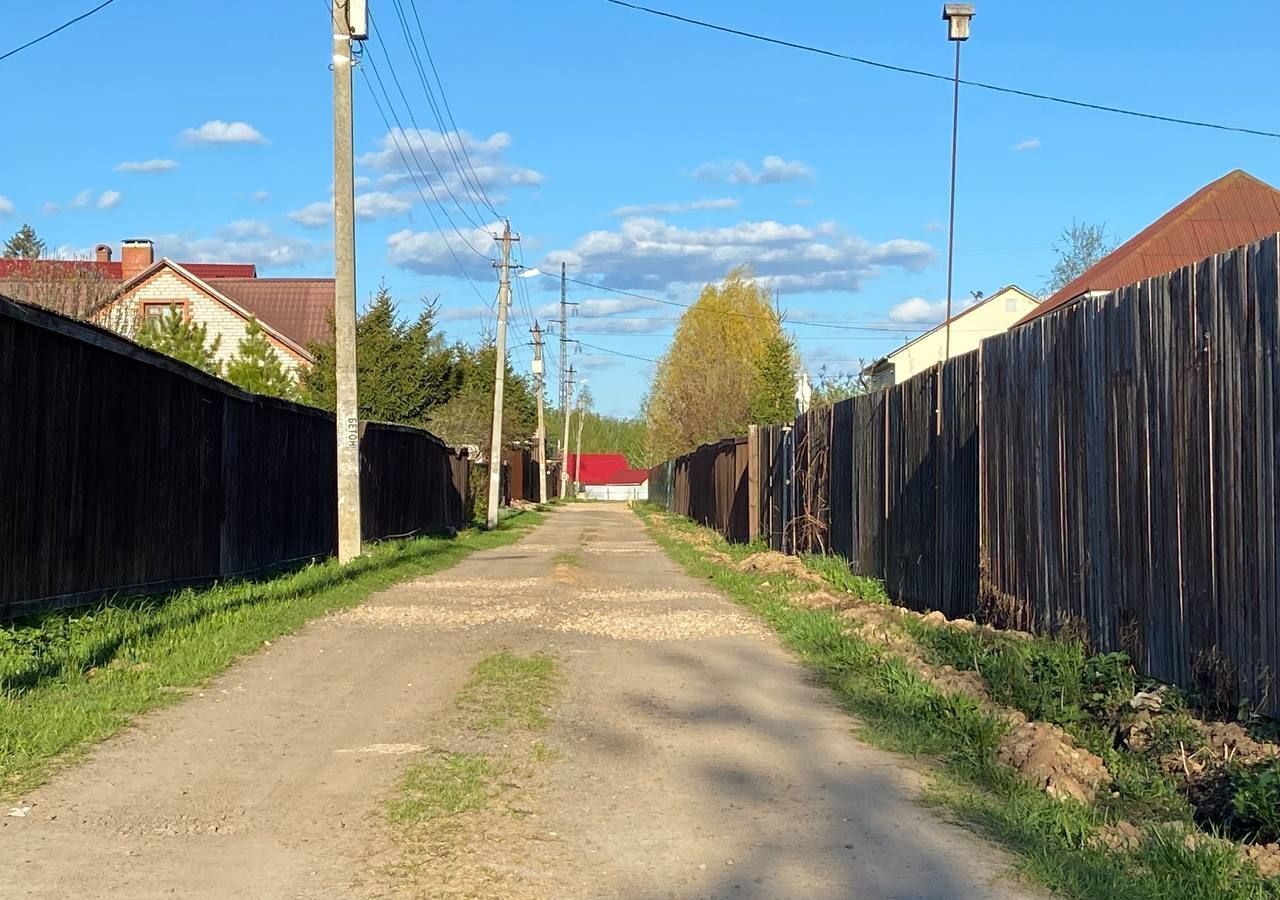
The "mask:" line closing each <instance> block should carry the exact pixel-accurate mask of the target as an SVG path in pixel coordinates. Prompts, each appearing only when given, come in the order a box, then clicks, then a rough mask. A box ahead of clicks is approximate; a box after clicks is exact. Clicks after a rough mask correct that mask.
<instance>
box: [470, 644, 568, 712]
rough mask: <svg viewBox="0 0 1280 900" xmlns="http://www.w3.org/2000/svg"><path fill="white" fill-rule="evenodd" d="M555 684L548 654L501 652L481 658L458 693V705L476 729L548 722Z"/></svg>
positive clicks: (555, 675) (554, 664)
mask: <svg viewBox="0 0 1280 900" xmlns="http://www.w3.org/2000/svg"><path fill="white" fill-rule="evenodd" d="M557 686H558V677H557V672H556V662H555V660H553V659H552V658H551V657H549V656H543V655H542V654H535V655H533V656H517V655H515V654H514V653H509V652H507V651H505V650H504V651H503V652H501V653H495V654H494V655H493V656H490V657H487V658H485V659H483V660H481V661H480V662H479V663H478V664H477V665H476V667H475V668H474V669H473V670H472V672H471V678H470V679H469V680H468V681H467V683H466V684H465V685H463V688H462V691H461V692H460V693H459V694H458V707H459V708H460V709H461V710H462V711H463V712H464V713H465V714H466V716H467V721H468V724H469V725H470V726H471V727H472V728H474V729H476V730H479V731H504V730H508V729H511V728H527V729H529V730H532V731H537V730H540V729H543V728H546V727H547V725H549V724H550V721H551V720H550V719H549V718H548V715H547V710H548V708H549V707H550V705H551V703H552V701H553V699H554V698H555V694H556V689H557Z"/></svg>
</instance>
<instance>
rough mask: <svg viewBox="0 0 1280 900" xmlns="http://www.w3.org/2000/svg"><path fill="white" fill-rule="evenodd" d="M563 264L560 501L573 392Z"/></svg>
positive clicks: (565, 486)
mask: <svg viewBox="0 0 1280 900" xmlns="http://www.w3.org/2000/svg"><path fill="white" fill-rule="evenodd" d="M565 286H566V280H565V272H564V263H560V418H562V419H564V443H562V444H561V445H560V499H562V500H563V499H564V496H565V493H566V492H567V490H568V483H569V415H570V413H569V400H570V399H571V398H572V396H573V395H572V393H571V392H572V391H573V367H572V366H570V365H569V304H568V302H567V301H566V299H565V294H566V291H565Z"/></svg>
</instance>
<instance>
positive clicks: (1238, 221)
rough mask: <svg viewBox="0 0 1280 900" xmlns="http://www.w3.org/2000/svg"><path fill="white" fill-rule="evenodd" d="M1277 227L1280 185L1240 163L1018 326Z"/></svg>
mask: <svg viewBox="0 0 1280 900" xmlns="http://www.w3.org/2000/svg"><path fill="white" fill-rule="evenodd" d="M1276 232H1280V191H1278V190H1276V189H1275V188H1273V187H1272V186H1271V185H1269V184H1267V183H1266V182H1265V181H1261V180H1259V179H1257V178H1254V177H1253V176H1252V175H1250V174H1249V173H1248V172H1244V171H1242V170H1240V169H1236V170H1235V171H1232V172H1228V173H1227V174H1226V175H1224V176H1222V177H1221V178H1219V179H1218V180H1217V181H1213V182H1210V183H1209V184H1207V185H1205V186H1204V187H1202V188H1201V189H1200V190H1198V191H1196V192H1195V193H1194V194H1192V195H1191V196H1190V197H1188V198H1187V199H1186V200H1183V201H1182V202H1181V203H1179V204H1178V205H1177V206H1175V207H1174V208H1173V209H1171V210H1169V211H1168V212H1167V213H1165V214H1164V215H1163V216H1161V217H1160V218H1158V219H1156V220H1155V221H1154V222H1152V223H1151V224H1150V225H1148V226H1147V227H1146V228H1144V229H1142V231H1139V232H1138V233H1137V234H1135V235H1134V236H1133V237H1131V238H1129V240H1127V241H1125V242H1124V243H1123V244H1121V245H1120V246H1119V247H1117V248H1116V249H1115V250H1113V251H1111V252H1110V253H1108V254H1107V255H1106V256H1104V257H1103V258H1102V259H1101V260H1099V261H1098V262H1097V263H1096V264H1095V265H1094V266H1092V267H1091V268H1089V269H1088V270H1086V271H1085V272H1084V273H1083V274H1082V275H1081V276H1080V277H1079V278H1077V279H1076V280H1075V281H1072V282H1071V283H1070V284H1068V285H1067V286H1066V287H1064V288H1062V289H1061V290H1059V291H1058V292H1057V293H1055V294H1054V295H1053V296H1052V297H1050V298H1049V299H1048V300H1045V301H1044V302H1043V303H1041V304H1040V305H1039V306H1037V307H1036V308H1035V309H1033V310H1031V311H1030V312H1029V313H1027V314H1026V315H1025V316H1023V317H1022V318H1021V319H1020V320H1018V322H1017V324H1016V325H1015V326H1014V327H1017V325H1022V324H1025V323H1027V322H1030V321H1031V320H1032V319H1035V318H1038V317H1040V316H1043V315H1044V314H1045V313H1048V312H1052V311H1053V310H1055V309H1058V308H1060V307H1063V306H1065V305H1067V304H1068V303H1070V302H1071V301H1073V300H1075V299H1077V298H1078V297H1080V296H1082V295H1083V294H1087V293H1089V292H1090V291H1114V290H1116V289H1117V288H1122V287H1124V286H1125V285H1127V284H1133V283H1135V282H1138V281H1142V280H1143V279H1144V278H1152V277H1154V276H1156V275H1162V274H1164V273H1165V272H1172V271H1173V270H1174V269H1179V268H1181V267H1182V266H1185V265H1189V264H1191V263H1195V262H1199V261H1200V260H1202V259H1204V258H1205V257H1208V256H1213V255H1214V254H1215V253H1222V252H1224V251H1227V250H1231V249H1232V248H1234V247H1239V246H1241V245H1242V244H1248V243H1251V242H1253V241H1256V240H1258V239H1259V238H1261V237H1264V236H1265V235H1268V234H1275V233H1276Z"/></svg>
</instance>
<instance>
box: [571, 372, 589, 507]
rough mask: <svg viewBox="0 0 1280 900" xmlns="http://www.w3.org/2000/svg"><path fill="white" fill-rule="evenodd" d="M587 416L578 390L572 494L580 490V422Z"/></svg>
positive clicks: (580, 392)
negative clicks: (576, 434)
mask: <svg viewBox="0 0 1280 900" xmlns="http://www.w3.org/2000/svg"><path fill="white" fill-rule="evenodd" d="M586 418H587V411H586V409H584V408H583V406H582V391H578V452H577V453H576V454H574V457H573V496H575V497H577V496H578V491H580V490H582V423H583V422H584V421H585V420H586Z"/></svg>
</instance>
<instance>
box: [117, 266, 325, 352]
mask: <svg viewBox="0 0 1280 900" xmlns="http://www.w3.org/2000/svg"><path fill="white" fill-rule="evenodd" d="M213 286H214V287H216V286H217V283H216V281H215V282H214V284H213ZM184 302H185V303H186V308H187V314H188V315H189V316H190V317H191V318H192V319H193V320H194V321H196V322H198V323H200V324H202V325H205V326H207V327H208V329H209V340H210V341H211V342H212V341H213V340H214V339H215V338H217V337H220V338H221V342H220V343H219V345H218V351H217V354H216V357H217V359H218V361H219V362H222V363H224V364H225V363H226V362H227V360H229V359H231V357H233V356H235V355H236V351H237V350H238V349H239V348H240V341H241V340H243V338H244V335H245V331H246V329H247V327H248V320H247V319H245V318H244V317H243V316H241V315H240V314H239V313H238V312H236V311H235V310H233V309H231V308H230V307H228V306H226V305H225V304H223V303H222V302H221V301H219V300H215V299H214V298H213V297H211V296H210V295H209V294H207V293H205V292H204V291H203V290H201V289H200V288H198V287H196V286H195V285H193V284H192V283H191V282H189V281H187V279H185V278H183V277H182V276H180V275H178V274H177V273H176V272H174V271H173V270H172V269H168V268H162V269H160V270H159V271H157V272H156V273H155V274H154V275H152V276H151V277H150V278H148V279H147V280H146V281H144V282H142V283H141V284H139V285H136V286H135V287H134V288H133V289H132V290H130V291H129V293H127V294H125V295H124V296H123V297H121V298H120V299H119V300H117V301H116V302H115V303H113V304H112V305H111V306H110V307H108V308H107V309H105V310H103V311H102V313H100V314H99V316H98V321H99V322H100V323H101V324H103V325H105V326H106V327H108V328H112V329H114V330H116V331H119V332H121V333H128V330H129V329H131V328H136V326H137V324H138V322H139V317H140V316H141V314H142V306H143V304H144V303H179V304H181V303H184ZM267 340H268V341H270V342H271V346H272V347H274V348H275V350H276V353H277V354H278V355H279V357H280V362H281V363H282V364H283V365H284V367H285V369H286V370H287V371H289V372H293V373H297V371H298V369H300V368H301V367H303V366H305V365H307V363H306V360H304V359H303V358H302V357H301V356H300V355H299V354H298V353H297V352H295V351H294V350H293V349H291V348H290V347H287V346H285V345H284V344H283V343H281V342H280V341H278V340H276V339H275V338H274V337H272V336H271V335H270V334H268V335H267Z"/></svg>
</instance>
